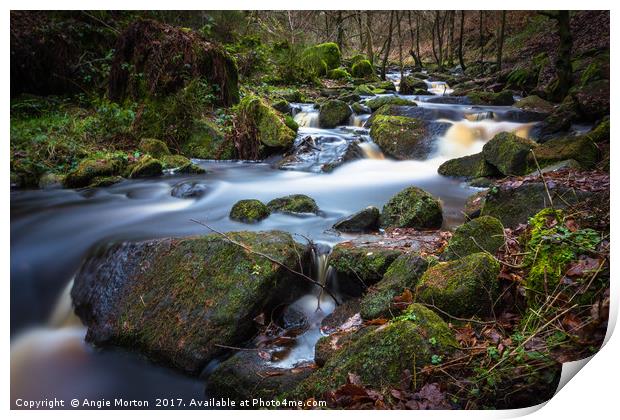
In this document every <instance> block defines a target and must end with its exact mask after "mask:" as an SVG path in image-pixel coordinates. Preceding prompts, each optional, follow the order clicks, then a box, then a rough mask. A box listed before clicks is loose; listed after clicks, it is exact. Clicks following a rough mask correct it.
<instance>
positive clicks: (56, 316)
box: [48, 279, 82, 328]
mask: <svg viewBox="0 0 620 420" xmlns="http://www.w3.org/2000/svg"><path fill="white" fill-rule="evenodd" d="M72 288H73V279H71V281H70V282H69V283H68V284H67V285H66V286H65V288H64V289H63V291H62V293H61V294H60V296H59V297H58V300H57V301H56V304H55V305H54V309H53V310H52V313H51V314H50V317H49V321H48V325H49V326H50V327H51V328H63V327H77V326H82V322H81V321H80V318H78V317H77V315H76V314H75V312H74V311H73V302H72V301H71V289H72Z"/></svg>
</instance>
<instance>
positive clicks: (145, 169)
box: [129, 155, 164, 178]
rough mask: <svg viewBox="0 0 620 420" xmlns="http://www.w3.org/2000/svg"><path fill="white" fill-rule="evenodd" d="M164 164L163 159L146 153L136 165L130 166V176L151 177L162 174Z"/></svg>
mask: <svg viewBox="0 0 620 420" xmlns="http://www.w3.org/2000/svg"><path fill="white" fill-rule="evenodd" d="M163 168H164V166H163V165H162V163H161V161H159V160H157V159H155V158H153V157H151V156H149V155H145V156H143V157H141V158H140V160H138V162H136V163H135V164H134V165H132V166H131V167H129V178H150V177H154V176H160V175H161V174H162V173H163Z"/></svg>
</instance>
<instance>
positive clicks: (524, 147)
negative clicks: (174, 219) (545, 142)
mask: <svg viewBox="0 0 620 420" xmlns="http://www.w3.org/2000/svg"><path fill="white" fill-rule="evenodd" d="M537 146H538V144H537V143H536V142H534V141H531V140H528V139H524V138H522V137H519V136H516V135H514V134H512V133H507V132H502V133H499V134H496V135H495V137H493V138H492V139H491V140H489V141H488V142H487V143H486V144H485V145H484V147H483V148H482V154H483V156H484V159H485V160H486V161H487V162H489V163H490V164H492V165H493V166H494V167H496V168H497V169H498V170H499V171H500V172H501V173H502V174H504V175H525V174H527V173H528V172H529V168H528V165H527V159H528V155H531V152H530V150H531V149H535V148H536V147H537ZM535 152H536V153H538V152H537V150H535Z"/></svg>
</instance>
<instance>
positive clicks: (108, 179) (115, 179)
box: [88, 175, 124, 188]
mask: <svg viewBox="0 0 620 420" xmlns="http://www.w3.org/2000/svg"><path fill="white" fill-rule="evenodd" d="M123 179H124V178H123V177H122V176H120V175H114V176H98V177H95V178H93V180H92V182H91V183H90V184H89V185H88V188H103V187H109V186H110V185H114V184H118V183H119V182H121V181H122V180H123Z"/></svg>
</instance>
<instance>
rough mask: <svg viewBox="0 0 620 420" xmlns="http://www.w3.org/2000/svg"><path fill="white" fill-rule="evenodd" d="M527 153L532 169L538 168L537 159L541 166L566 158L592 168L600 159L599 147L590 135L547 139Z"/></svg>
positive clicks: (528, 163)
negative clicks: (532, 151)
mask: <svg viewBox="0 0 620 420" xmlns="http://www.w3.org/2000/svg"><path fill="white" fill-rule="evenodd" d="M534 153H535V154H536V159H534V156H532V154H531V153H530V154H528V155H527V162H526V165H527V168H528V169H529V170H530V171H534V170H536V169H537V167H536V160H538V164H539V165H540V167H541V168H543V167H545V166H549V165H552V164H555V163H557V162H560V161H565V160H575V161H577V162H579V165H580V166H582V167H584V168H588V169H591V168H593V167H594V166H595V165H596V163H597V162H598V161H599V158H600V156H599V149H598V147H596V144H595V143H594V142H593V141H592V140H591V139H590V137H589V136H588V135H583V136H575V137H560V138H555V139H551V140H548V141H546V142H545V143H543V144H542V145H540V146H539V147H537V148H536V149H535V151H534Z"/></svg>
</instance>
